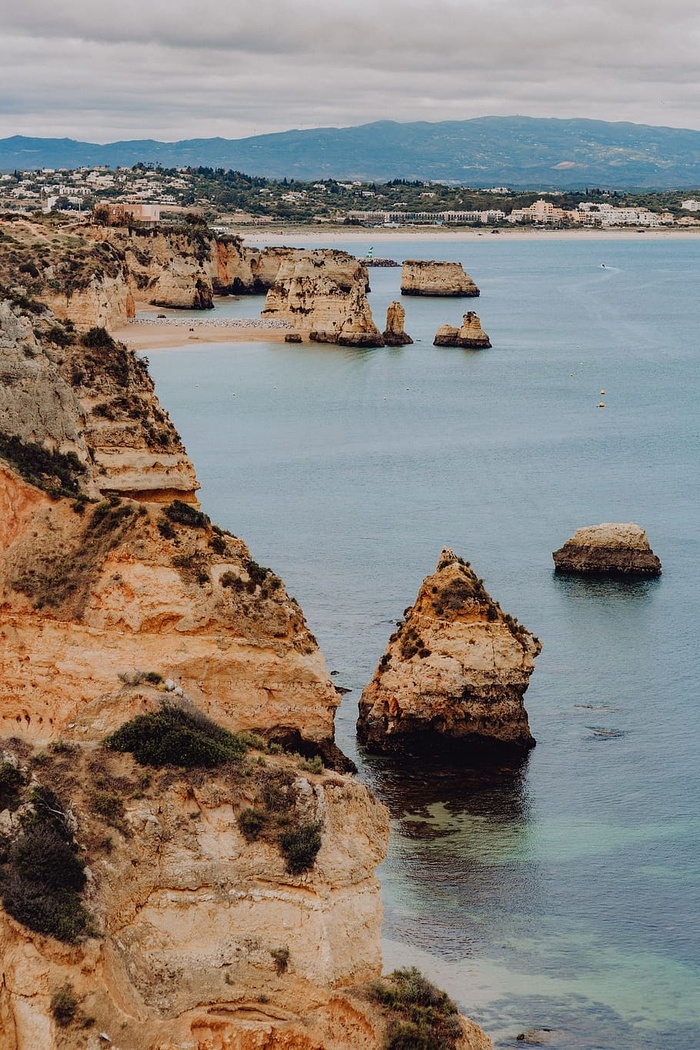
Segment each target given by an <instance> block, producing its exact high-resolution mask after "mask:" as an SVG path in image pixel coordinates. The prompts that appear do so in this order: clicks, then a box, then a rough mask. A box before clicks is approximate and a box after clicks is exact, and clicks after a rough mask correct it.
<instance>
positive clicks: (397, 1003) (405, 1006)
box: [367, 966, 462, 1050]
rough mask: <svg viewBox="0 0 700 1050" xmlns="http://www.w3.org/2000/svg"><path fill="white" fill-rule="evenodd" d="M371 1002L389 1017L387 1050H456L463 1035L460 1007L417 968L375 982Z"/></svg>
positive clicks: (369, 989)
mask: <svg viewBox="0 0 700 1050" xmlns="http://www.w3.org/2000/svg"><path fill="white" fill-rule="evenodd" d="M367 994H368V996H369V998H370V999H371V1000H372V1001H373V1002H376V1003H379V1005H380V1006H382V1007H384V1009H385V1010H386V1011H387V1013H388V1014H389V1023H388V1026H387V1031H386V1038H385V1042H384V1050H454V1048H455V1047H456V1046H457V1043H458V1040H459V1038H460V1036H461V1035H462V1026H461V1024H460V1020H459V1012H458V1010H457V1007H456V1006H455V1004H454V1003H453V1002H452V1000H451V999H450V998H449V996H448V995H447V994H446V993H445V992H441V991H440V989H439V988H436V987H435V985H434V984H431V983H430V981H428V980H427V979H426V978H425V977H424V976H423V975H422V973H420V971H419V970H417V969H416V967H415V966H411V967H407V968H405V969H401V970H394V972H393V973H391V974H389V976H388V977H384V978H382V979H381V980H378V981H372V983H371V984H370V985H369V987H368V989H367Z"/></svg>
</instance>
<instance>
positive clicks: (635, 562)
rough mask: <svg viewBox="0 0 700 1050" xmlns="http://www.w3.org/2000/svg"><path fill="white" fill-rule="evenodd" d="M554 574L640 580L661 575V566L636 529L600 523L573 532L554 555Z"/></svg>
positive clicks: (641, 533) (634, 527) (610, 523)
mask: <svg viewBox="0 0 700 1050" xmlns="http://www.w3.org/2000/svg"><path fill="white" fill-rule="evenodd" d="M552 557H553V558H554V566H555V569H556V571H557V572H561V573H577V574H579V575H583V576H613V577H614V576H619V577H627V578H634V577H636V578H643V577H647V576H660V575H661V562H660V561H659V559H658V558H657V556H656V555H655V554H654V552H653V550H652V549H651V547H650V546H649V540H648V539H647V534H646V532H645V531H644V529H642V528H641V527H640V526H639V525H634V524H631V523H630V524H620V523H613V522H604V523H603V524H601V525H590V526H588V527H587V528H584V529H577V530H576V532H575V533H574V535H573V536H572V537H571V539H570V540H567V541H566V543H565V544H564V546H563V547H560V548H559V550H557V551H554V553H553V555H552Z"/></svg>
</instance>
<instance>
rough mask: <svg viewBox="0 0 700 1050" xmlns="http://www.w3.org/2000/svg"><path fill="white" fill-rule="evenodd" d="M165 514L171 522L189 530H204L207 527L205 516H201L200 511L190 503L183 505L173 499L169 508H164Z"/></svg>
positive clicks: (207, 521)
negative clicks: (184, 526) (187, 527)
mask: <svg viewBox="0 0 700 1050" xmlns="http://www.w3.org/2000/svg"><path fill="white" fill-rule="evenodd" d="M165 513H166V514H167V516H168V517H169V518H170V520H171V521H176V522H178V523H179V524H180V525H187V526H189V528H191V529H206V528H207V527H208V525H209V518H208V517H207V515H206V514H202V512H201V510H197V508H196V507H193V506H192V504H191V503H183V501H182V500H181V499H174V500H173V502H172V503H171V504H170V506H169V507H166V510H165Z"/></svg>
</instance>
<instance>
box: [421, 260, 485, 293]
mask: <svg viewBox="0 0 700 1050" xmlns="http://www.w3.org/2000/svg"><path fill="white" fill-rule="evenodd" d="M401 294H402V295H435V296H453V297H464V296H477V295H480V294H481V293H480V292H479V289H478V288H477V286H476V284H475V283H474V281H473V280H472V278H471V277H470V276H469V274H468V273H465V272H464V267H463V266H462V264H461V263H457V262H434V261H433V260H432V259H406V261H405V262H404V264H403V268H402V270H401Z"/></svg>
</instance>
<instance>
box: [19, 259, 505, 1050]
mask: <svg viewBox="0 0 700 1050" xmlns="http://www.w3.org/2000/svg"><path fill="white" fill-rule="evenodd" d="M1 252H2V247H1V246H0V253H1ZM30 276H31V275H30ZM9 292H10V294H9V297H3V296H2V295H0V375H1V376H2V383H1V384H0V391H1V394H2V401H0V412H1V415H0V610H1V611H0V897H2V902H3V906H4V907H3V909H0V952H1V953H2V959H3V979H2V983H1V984H0V1050H38V1048H41V1050H66V1048H74V1047H75V1048H78V1047H80V1048H86V1050H95V1048H97V1047H99V1046H105V1045H112V1046H114V1047H117V1048H121V1050H179V1048H182V1047H183V1046H188V1047H191V1048H193V1050H254V1048H255V1050H260V1048H265V1050H345V1048H348V1050H349V1048H350V1047H361V1048H366V1050H380V1047H382V1046H384V1045H385V1042H386V1039H387V1033H388V1032H390V1031H391V1030H392V1025H393V1024H394V1019H392V1011H391V1010H387V1007H386V1004H385V1003H384V1000H383V999H382V997H381V996H379V995H378V993H376V990H373V986H372V984H371V983H370V984H369V985H367V984H366V983H364V982H367V981H368V979H370V978H376V977H377V976H378V975H379V972H380V967H381V958H380V948H379V945H380V922H381V905H380V896H379V885H378V882H377V879H376V875H375V868H376V865H377V863H378V862H379V861H380V860H381V859H382V857H383V856H384V853H385V850H386V841H387V834H388V821H387V816H386V812H385V810H384V808H383V807H382V806H381V805H380V804H379V803H378V802H377V801H376V800H375V799H374V797H373V796H372V795H371V794H370V792H369V791H368V790H367V789H366V788H365V787H364V786H363V785H361V784H359V783H358V782H356V781H354V780H353V779H352V778H351V777H349V776H347V775H345V774H344V773H343V772H339V771H336V772H333V771H332V770H331V768H330V767H333V766H335V767H336V770H342V769H344V768H347V762H346V760H345V759H344V757H343V756H342V755H341V754H340V752H339V751H338V749H337V748H336V746H335V744H334V740H333V719H334V712H335V708H336V707H337V704H338V702H339V695H338V692H337V691H336V689H335V688H334V686H333V685H332V683H331V680H330V678H329V676H328V673H327V669H326V666H325V663H324V660H323V657H322V655H321V653H320V652H319V650H318V647H317V645H316V643H315V640H314V638H313V636H312V635H311V634H310V632H309V630H308V628H307V626H306V623H305V621H304V618H303V615H302V613H301V610H300V609H299V607H298V605H297V604H296V603H295V602H294V600H293V599H291V598H289V596H288V595H287V594H286V591H285V588H284V585H283V583H282V581H281V580H279V578H278V577H277V576H275V574H274V573H273V572H271V571H270V570H268V569H266V568H264V567H262V566H260V565H258V564H257V563H256V562H255V561H254V560H253V559H252V558H251V556H250V553H249V551H248V549H247V547H246V545H245V544H244V542H243V541H242V540H240V539H238V538H237V537H235V536H233V535H232V534H231V533H228V532H226V531H225V530H222V529H220V528H218V527H216V526H214V525H212V524H211V522H210V521H209V519H208V518H207V517H206V515H205V514H203V513H202V511H201V510H200V509H199V506H198V504H197V501H196V496H195V491H196V487H197V482H196V477H195V474H194V470H193V468H192V464H191V463H190V461H189V458H188V457H187V454H186V452H185V450H184V448H183V447H182V445H181V443H180V441H179V438H178V436H177V434H176V432H175V431H174V429H173V427H172V424H171V423H170V421H169V419H168V417H167V415H166V414H165V413H164V412H163V410H162V409H161V408H160V406H159V405H158V402H157V400H156V398H155V395H154V392H153V386H152V383H151V380H150V378H149V376H148V373H147V370H146V367H145V365H144V364H143V363H142V362H139V361H138V360H137V359H136V358H135V357H134V355H133V354H132V353H131V352H129V351H128V350H127V349H126V348H125V347H123V346H121V345H120V344H118V343H115V342H114V341H113V340H112V339H111V338H110V337H109V335H108V334H107V332H106V331H105V330H104V328H102V327H97V326H93V327H91V328H90V329H88V330H87V331H85V332H83V333H82V334H78V333H77V332H76V330H75V326H74V325H73V323H72V322H71V319H70V318H67V319H66V320H65V322H63V323H61V322H60V321H59V320H58V319H57V318H56V317H55V316H54V315H53V314H51V313H50V311H48V310H47V309H46V307H45V306H44V305H43V304H42V303H41V302H37V301H31V300H29V299H28V298H27V297H26V294H25V293H22V294H21V295H20V294H19V293H17V292H16V291H15V290H14V286H13V288H10V289H9ZM70 298H71V297H68V299H70ZM20 300H21V301H20ZM212 719H213V720H214V722H212V721H211V720H212ZM154 720H155V722H154ZM183 723H184V725H185V726H186V728H187V732H188V733H189V736H187V735H185V736H182V734H181V735H180V736H178V735H177V731H176V730H177V726H178V725H182V724H183ZM146 724H148V725H149V726H151V728H150V729H149V730H148V731H147V730H146V729H145V728H144V727H145V725H146ZM154 724H155V725H156V729H153V728H152V727H153V725H154ZM253 731H254V732H253ZM149 733H150V736H149V735H148V734H149ZM232 733H238V734H239V735H238V736H233V735H232ZM109 734H116V735H114V736H113V737H111V738H110V739H107V737H108V735H109ZM125 734H126V735H125ZM125 741H126V742H125ZM129 741H131V742H130V743H129ZM146 745H147V746H146ZM144 749H145V750H144ZM292 752H294V753H292ZM304 756H305V757H304ZM324 764H325V768H324ZM214 766H215V767H216V768H210V767H214ZM409 983H410V982H409ZM414 983H415V982H414ZM348 985H352V989H351V990H348V987H347V986H348ZM431 994H432V993H431ZM392 1009H393V1008H392ZM446 1023H448V1027H450V1029H451V1031H452V1036H451V1037H450V1038H451V1041H450V1042H449V1043H447V1044H446V1046H450V1047H455V1048H457V1047H463V1048H465V1050H467V1048H469V1050H488V1048H489V1047H490V1042H489V1040H488V1039H486V1037H485V1036H484V1035H483V1033H481V1032H480V1030H479V1029H477V1028H476V1026H473V1025H470V1024H469V1023H468V1022H466V1021H464V1020H461V1019H459V1018H457V1017H456V1014H454V1015H453V1014H452V1013H451V1012H450V1011H449V1010H448V1012H447V1022H446Z"/></svg>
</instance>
